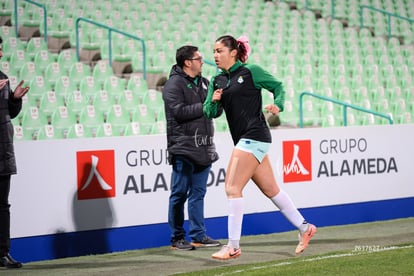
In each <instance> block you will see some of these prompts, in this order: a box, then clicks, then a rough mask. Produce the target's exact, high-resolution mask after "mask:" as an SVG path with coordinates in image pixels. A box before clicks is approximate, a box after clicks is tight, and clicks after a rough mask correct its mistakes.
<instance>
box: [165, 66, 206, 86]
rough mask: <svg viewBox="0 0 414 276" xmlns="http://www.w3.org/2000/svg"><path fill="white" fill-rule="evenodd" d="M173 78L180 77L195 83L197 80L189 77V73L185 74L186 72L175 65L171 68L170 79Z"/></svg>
mask: <svg viewBox="0 0 414 276" xmlns="http://www.w3.org/2000/svg"><path fill="white" fill-rule="evenodd" d="M173 76H180V77H183V78H186V79H187V80H189V81H191V82H194V80H195V79H196V78H192V77H190V76H189V75H187V73H186V72H184V70H183V69H182V68H181V67H180V66H178V65H177V64H174V65H173V66H172V67H171V71H170V75H169V78H171V77H173ZM199 77H201V76H199Z"/></svg>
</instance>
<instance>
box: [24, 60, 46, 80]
mask: <svg viewBox="0 0 414 276" xmlns="http://www.w3.org/2000/svg"><path fill="white" fill-rule="evenodd" d="M42 75H43V74H42V72H41V70H40V69H39V68H38V67H37V66H36V64H35V63H34V62H32V61H29V62H26V63H24V64H23V65H22V67H21V68H20V70H19V78H20V79H22V80H25V81H27V82H30V81H31V80H32V79H33V78H35V77H36V76H42Z"/></svg>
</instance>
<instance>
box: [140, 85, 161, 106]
mask: <svg viewBox="0 0 414 276" xmlns="http://www.w3.org/2000/svg"><path fill="white" fill-rule="evenodd" d="M142 103H143V104H145V105H147V106H148V107H149V108H157V107H159V106H163V105H164V101H163V99H162V93H161V92H160V91H158V90H155V89H148V91H147V93H146V94H145V95H144V97H143V98H142Z"/></svg>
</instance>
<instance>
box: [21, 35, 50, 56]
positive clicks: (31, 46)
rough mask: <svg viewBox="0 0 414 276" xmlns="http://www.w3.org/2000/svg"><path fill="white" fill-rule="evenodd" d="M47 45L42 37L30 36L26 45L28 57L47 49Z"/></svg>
mask: <svg viewBox="0 0 414 276" xmlns="http://www.w3.org/2000/svg"><path fill="white" fill-rule="evenodd" d="M48 50H49V49H48V46H47V43H46V41H45V40H44V38H43V37H32V38H31V39H29V41H28V42H27V45H26V52H27V53H28V54H29V56H30V58H32V59H34V57H35V56H36V54H37V53H38V52H40V51H48Z"/></svg>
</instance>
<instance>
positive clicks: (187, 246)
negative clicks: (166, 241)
mask: <svg viewBox="0 0 414 276" xmlns="http://www.w3.org/2000/svg"><path fill="white" fill-rule="evenodd" d="M171 249H177V250H194V249H195V247H194V246H193V245H192V244H191V243H189V242H188V241H186V240H185V239H179V240H172V241H171Z"/></svg>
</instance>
